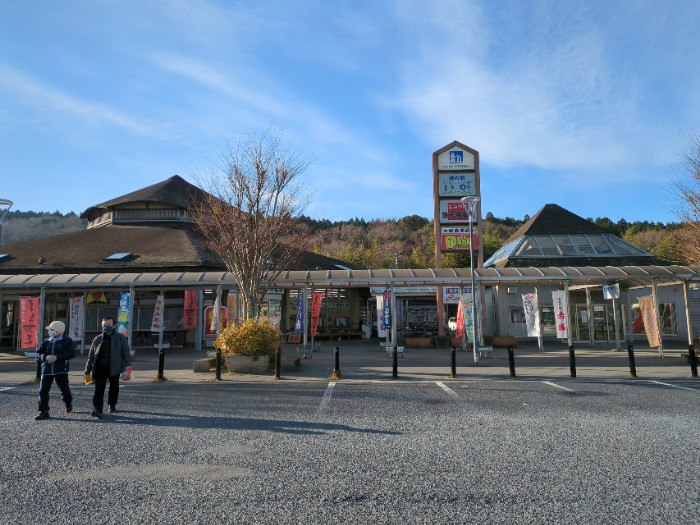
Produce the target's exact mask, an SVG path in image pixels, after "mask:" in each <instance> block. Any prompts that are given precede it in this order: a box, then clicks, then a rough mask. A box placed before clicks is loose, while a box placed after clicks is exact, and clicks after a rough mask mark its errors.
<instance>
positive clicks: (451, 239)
mask: <svg viewBox="0 0 700 525" xmlns="http://www.w3.org/2000/svg"><path fill="white" fill-rule="evenodd" d="M474 230H475V231H477V230H476V227H475V228H474ZM470 242H471V243H472V245H473V246H474V249H475V250H478V248H479V240H478V237H477V234H476V233H475V232H474V233H472V234H471V235H470V233H469V227H468V226H466V227H459V226H451V227H446V228H440V250H441V251H443V252H456V251H464V250H469V246H470Z"/></svg>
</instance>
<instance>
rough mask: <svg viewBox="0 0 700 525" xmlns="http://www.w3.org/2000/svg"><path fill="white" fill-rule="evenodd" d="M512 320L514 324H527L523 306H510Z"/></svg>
mask: <svg viewBox="0 0 700 525" xmlns="http://www.w3.org/2000/svg"><path fill="white" fill-rule="evenodd" d="M510 322H511V323H513V324H525V310H524V309H523V307H522V306H511V307H510Z"/></svg>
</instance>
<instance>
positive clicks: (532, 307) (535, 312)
mask: <svg viewBox="0 0 700 525" xmlns="http://www.w3.org/2000/svg"><path fill="white" fill-rule="evenodd" d="M522 297H523V310H524V311H525V325H526V326H527V335H528V336H529V337H539V335H540V309H539V307H538V305H537V295H535V294H534V293H525V294H522Z"/></svg>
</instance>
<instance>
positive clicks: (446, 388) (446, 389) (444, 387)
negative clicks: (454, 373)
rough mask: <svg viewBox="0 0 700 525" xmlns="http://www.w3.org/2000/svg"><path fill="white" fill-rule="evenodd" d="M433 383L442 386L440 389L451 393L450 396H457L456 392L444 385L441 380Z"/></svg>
mask: <svg viewBox="0 0 700 525" xmlns="http://www.w3.org/2000/svg"><path fill="white" fill-rule="evenodd" d="M435 384H436V385H437V386H439V387H440V388H442V389H443V390H444V391H445V392H447V393H448V394H449V395H451V396H453V397H458V396H457V392H455V391H454V390H452V389H451V388H450V387H449V386H447V385H445V383H443V382H442V381H435Z"/></svg>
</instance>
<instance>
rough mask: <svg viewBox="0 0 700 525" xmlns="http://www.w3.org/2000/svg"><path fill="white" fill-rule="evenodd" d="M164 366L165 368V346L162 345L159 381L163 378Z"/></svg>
mask: <svg viewBox="0 0 700 525" xmlns="http://www.w3.org/2000/svg"><path fill="white" fill-rule="evenodd" d="M163 368H165V352H164V351H163V347H162V346H161V348H160V350H159V351H158V380H159V381H162V380H163Z"/></svg>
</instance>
